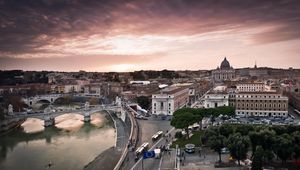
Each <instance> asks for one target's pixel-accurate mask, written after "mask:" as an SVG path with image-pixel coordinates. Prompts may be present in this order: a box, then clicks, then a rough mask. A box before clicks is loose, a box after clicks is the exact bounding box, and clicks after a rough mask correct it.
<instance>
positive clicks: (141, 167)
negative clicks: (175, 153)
mask: <svg viewBox="0 0 300 170" xmlns="http://www.w3.org/2000/svg"><path fill="white" fill-rule="evenodd" d="M174 130H175V129H174V128H172V129H170V130H169V131H168V133H166V135H169V134H170V133H172V132H173V131H174ZM161 145H166V138H165V137H162V138H160V139H159V140H158V141H157V142H155V143H154V144H153V145H152V147H151V148H150V149H149V150H154V149H155V148H158V147H160V146H161ZM163 154H167V153H163ZM160 162H161V159H154V158H149V159H145V160H143V158H142V157H141V158H140V159H139V160H138V161H137V162H136V163H135V164H134V165H133V167H132V168H131V170H154V169H159V168H160V166H159V165H160V164H161V163H160Z"/></svg>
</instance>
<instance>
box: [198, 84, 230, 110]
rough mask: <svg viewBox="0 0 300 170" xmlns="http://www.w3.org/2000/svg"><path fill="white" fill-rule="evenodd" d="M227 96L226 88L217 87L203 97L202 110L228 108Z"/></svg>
mask: <svg viewBox="0 0 300 170" xmlns="http://www.w3.org/2000/svg"><path fill="white" fill-rule="evenodd" d="M228 99H229V94H228V93H227V88H226V86H217V87H215V88H214V89H212V90H210V91H209V92H208V93H206V94H205V96H204V108H216V107H220V106H229V100H228Z"/></svg>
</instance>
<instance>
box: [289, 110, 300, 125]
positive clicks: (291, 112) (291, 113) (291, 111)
mask: <svg viewBox="0 0 300 170" xmlns="http://www.w3.org/2000/svg"><path fill="white" fill-rule="evenodd" d="M294 109H295V108H294V107H293V106H291V105H289V111H288V112H289V114H290V115H293V116H294V117H295V120H294V122H295V124H296V125H299V124H300V115H298V114H297V113H296V112H295V111H294Z"/></svg>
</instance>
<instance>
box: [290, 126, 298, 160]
mask: <svg viewBox="0 0 300 170" xmlns="http://www.w3.org/2000/svg"><path fill="white" fill-rule="evenodd" d="M292 138H293V146H294V149H293V150H294V158H295V159H298V158H299V157H300V132H299V131H297V132H293V133H292Z"/></svg>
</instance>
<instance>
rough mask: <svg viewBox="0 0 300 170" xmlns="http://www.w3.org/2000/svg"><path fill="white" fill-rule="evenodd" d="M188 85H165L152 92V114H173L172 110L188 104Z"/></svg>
mask: <svg viewBox="0 0 300 170" xmlns="http://www.w3.org/2000/svg"><path fill="white" fill-rule="evenodd" d="M188 98H189V88H188V87H175V86H170V87H166V88H164V89H162V90H160V91H159V93H155V94H152V114H154V115H173V113H174V111H176V110H177V109H179V108H182V107H184V106H186V105H187V104H188V100H189V99H188Z"/></svg>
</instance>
